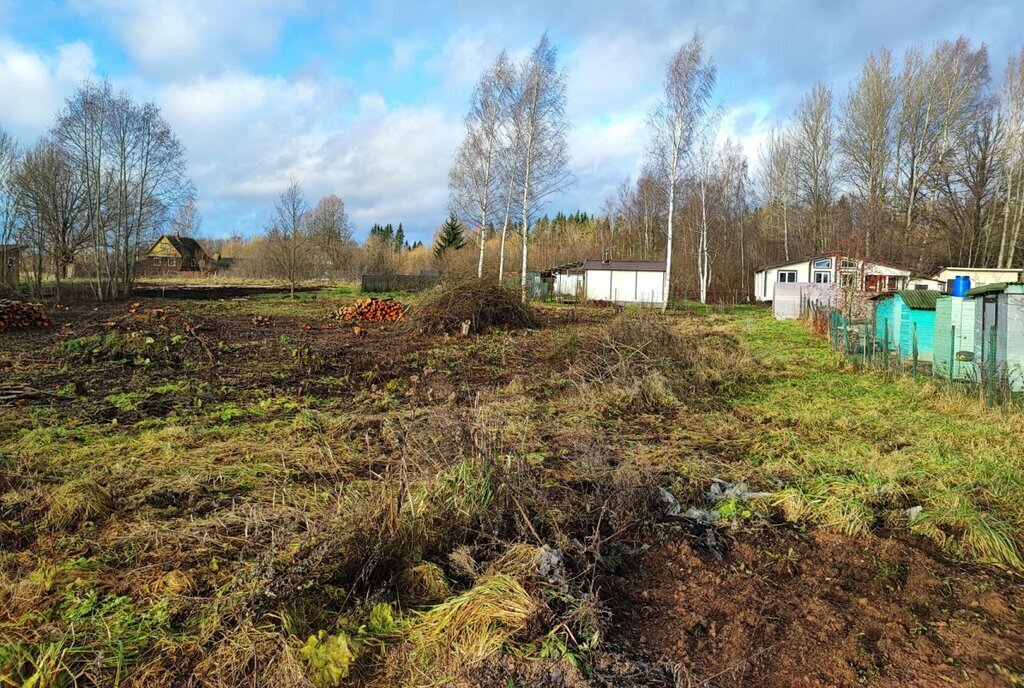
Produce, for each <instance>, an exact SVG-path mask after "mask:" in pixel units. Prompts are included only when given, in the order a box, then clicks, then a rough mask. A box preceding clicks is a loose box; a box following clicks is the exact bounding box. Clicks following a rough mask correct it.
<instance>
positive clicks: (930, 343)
mask: <svg viewBox="0 0 1024 688" xmlns="http://www.w3.org/2000/svg"><path fill="white" fill-rule="evenodd" d="M801 318H802V319H803V320H805V321H806V322H808V323H809V324H810V326H811V328H812V330H813V331H814V333H815V334H816V335H818V336H821V337H824V338H827V339H828V341H829V344H830V346H831V348H832V350H833V351H834V352H835V353H836V354H837V355H838V356H840V357H841V358H842V359H843V360H844V361H845V362H846V363H847V364H849V365H850V366H851V367H853V369H854V370H855V371H861V370H873V371H878V372H881V373H883V374H885V375H886V376H908V377H911V378H914V379H922V380H924V379H927V380H932V381H933V382H935V383H936V384H939V385H942V386H943V387H945V388H946V389H947V390H948V391H950V392H953V393H958V394H964V395H968V396H973V397H976V398H978V399H980V400H982V401H984V402H985V403H986V404H987V405H988V406H989V407H994V406H1007V407H1013V408H1018V409H1019V408H1024V394H1022V393H1021V392H1019V391H1017V392H1015V391H1014V390H1015V389H1020V388H1021V387H1022V384H1021V383H1022V382H1024V381H1022V380H1020V379H1018V377H1019V376H1020V375H1021V372H1020V371H1016V370H1014V369H1012V367H1011V366H1008V365H1007V364H1006V363H1005V362H1004V360H1003V358H1002V357H1001V356H1000V346H1005V344H1004V343H1001V342H1000V339H999V337H998V333H997V330H996V328H995V327H994V326H993V327H989V328H987V330H986V331H984V332H972V335H973V336H972V337H971V341H972V344H973V346H972V347H971V348H970V349H966V350H965V349H961V348H959V347H958V346H957V345H958V343H962V342H963V339H962V338H958V336H957V335H958V333H957V328H958V326H957V325H956V324H953V325H951V326H950V328H949V332H948V334H946V333H942V336H940V333H939V332H936V333H934V337H932V338H928V339H924V338H922V337H921V336H920V334H921V333H920V332H919V325H918V323H917V322H909V323H907V322H898V321H897V322H894V321H893V320H890V319H889V318H887V317H882V318H879V317H878V316H877V311H876V312H874V313H872V316H871V317H870V318H867V317H861V318H852V317H849V315H848V314H844V313H843V312H842V311H840V310H837V309H834V308H830V307H827V306H821V305H819V304H815V303H812V302H808V303H804V304H802V306H801ZM972 329H973V328H972ZM979 329H980V328H979ZM936 344H941V346H942V347H943V348H944V350H943V351H942V352H941V353H940V352H937V351H935V345H936Z"/></svg>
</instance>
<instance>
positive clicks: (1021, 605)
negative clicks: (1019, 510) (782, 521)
mask: <svg viewBox="0 0 1024 688" xmlns="http://www.w3.org/2000/svg"><path fill="white" fill-rule="evenodd" d="M679 542H681V544H679ZM679 542H668V543H662V544H659V545H656V546H654V547H652V549H650V550H649V551H648V552H647V553H646V554H645V555H643V556H642V558H641V560H640V562H639V567H638V570H637V571H636V572H635V573H634V574H633V575H630V576H627V577H625V578H620V579H616V582H615V583H613V584H612V587H613V589H614V590H615V593H616V594H615V595H614V596H613V599H615V600H616V602H615V606H614V616H615V619H616V621H617V623H616V624H615V629H614V631H612V633H611V634H610V636H609V641H610V643H611V644H613V645H617V646H620V647H621V648H622V649H623V650H624V653H625V654H626V655H627V656H632V657H636V658H637V659H638V660H647V661H651V662H657V663H661V664H663V665H668V666H669V667H675V671H676V675H677V677H679V679H677V680H679V681H680V683H679V685H689V686H763V687H765V688H770V687H774V686H779V687H782V686H856V685H870V686H922V687H924V686H939V685H971V686H1008V685H1019V681H1020V680H1021V678H1022V676H1024V655H1022V648H1024V586H1022V585H1021V583H1020V581H1019V580H1015V579H1013V578H1011V577H1009V576H1002V575H1000V574H999V573H998V572H993V571H992V570H991V569H982V568H980V567H970V566H966V565H963V564H958V565H953V564H951V563H949V562H948V561H947V560H945V559H943V558H942V557H941V556H939V555H937V554H936V553H935V552H934V551H932V550H931V546H930V545H928V544H927V543H926V542H925V541H924V540H922V539H920V538H917V537H914V536H909V535H899V534H891V536H889V537H876V536H869V537H861V538H849V537H845V536H841V535H833V534H829V533H825V532H820V531H815V532H811V533H806V534H801V533H799V532H798V531H797V530H795V529H793V528H791V527H788V526H780V527H766V528H765V529H763V530H760V531H758V532H756V533H743V534H740V535H739V536H738V537H737V538H736V539H735V541H734V542H733V543H732V546H731V547H730V550H729V552H728V553H727V554H726V556H725V558H724V559H723V561H720V562H719V561H715V560H714V559H713V558H712V557H710V556H708V555H705V554H702V553H700V552H698V551H696V550H695V549H694V548H693V547H692V546H691V545H690V544H688V543H687V542H686V541H685V540H683V541H679ZM616 586H617V587H616Z"/></svg>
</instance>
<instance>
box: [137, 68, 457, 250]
mask: <svg viewBox="0 0 1024 688" xmlns="http://www.w3.org/2000/svg"><path fill="white" fill-rule="evenodd" d="M157 102H158V103H159V104H160V105H161V108H162V110H163V112H164V114H165V116H166V117H167V119H168V121H169V122H170V123H171V125H172V127H173V128H174V129H175V131H177V132H178V134H179V135H180V136H181V138H182V140H183V142H184V143H185V145H186V146H187V147H188V150H189V156H190V160H191V162H192V170H193V176H194V180H195V182H196V185H197V187H198V190H199V193H200V198H201V199H217V202H218V203H221V204H230V205H239V204H241V205H246V206H248V207H249V208H251V209H253V211H254V213H253V214H252V215H250V216H247V217H246V218H240V219H241V220H242V221H245V222H249V223H250V226H242V227H213V226H208V227H207V228H206V230H207V231H209V232H210V233H226V232H228V231H230V230H232V229H239V230H241V231H246V232H253V231H258V230H259V229H260V228H261V223H262V221H263V220H264V218H265V216H266V215H268V214H269V211H270V207H271V205H272V203H273V200H274V198H275V197H276V195H277V194H278V193H279V192H280V191H281V190H282V189H283V188H284V187H285V186H286V185H287V184H288V182H289V180H290V179H296V180H297V181H299V183H300V184H302V185H303V186H304V187H305V189H306V192H307V195H308V196H309V198H310V200H311V201H312V202H315V199H316V198H317V197H319V196H320V195H322V194H326V193H331V192H333V193H337V194H338V195H340V196H341V197H342V198H343V199H344V200H345V202H346V204H347V205H348V206H349V208H350V212H351V213H352V216H353V218H354V219H355V220H356V221H357V222H358V223H359V226H360V227H363V228H364V229H365V226H368V225H369V224H372V223H373V222H376V221H378V220H379V221H391V222H400V221H401V222H404V223H405V224H406V226H407V227H409V226H410V225H411V226H412V228H416V226H417V225H418V226H419V227H420V228H421V229H423V230H424V232H425V231H427V229H432V228H433V224H432V223H433V222H434V221H435V220H436V218H434V217H433V215H435V214H437V213H439V212H440V210H441V209H443V208H444V205H445V201H446V199H447V186H446V184H447V172H448V164H449V161H450V159H451V155H452V152H453V151H454V148H455V145H456V143H457V141H458V138H459V136H460V135H461V124H460V122H459V120H458V118H457V117H454V116H451V115H449V114H448V113H446V112H445V111H443V110H442V109H440V108H437V107H434V106H422V107H401V108H396V109H391V108H389V107H388V104H387V102H386V101H385V99H384V98H383V97H382V96H381V95H380V94H377V93H364V94H362V95H360V96H359V97H358V98H357V99H354V98H353V97H352V96H351V95H350V94H349V93H348V92H347V90H346V89H344V88H343V87H341V86H340V85H339V84H337V83H335V82H332V81H330V80H316V81H314V80H311V79H299V80H289V79H285V78H280V77H274V78H271V77H261V76H256V75H253V74H242V73H230V74H225V75H222V76H221V77H217V78H205V77H200V78H197V79H195V80H192V81H189V82H184V83H176V84H173V85H169V86H167V87H165V88H163V89H161V90H160V91H159V93H158V95H157ZM203 211H204V214H207V216H208V217H210V216H218V213H217V210H216V208H215V207H212V206H211V205H207V204H206V203H204V204H203ZM211 211H213V212H212V213H211Z"/></svg>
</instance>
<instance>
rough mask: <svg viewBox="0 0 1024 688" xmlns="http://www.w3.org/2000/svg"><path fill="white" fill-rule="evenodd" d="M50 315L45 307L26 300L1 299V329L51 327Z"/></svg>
mask: <svg viewBox="0 0 1024 688" xmlns="http://www.w3.org/2000/svg"><path fill="white" fill-rule="evenodd" d="M49 326H50V316H48V315H47V314H46V311H44V310H43V307H42V306H40V305H38V304H34V303H26V302H24V301H14V300H11V299H0V331H3V330H8V329H14V328H17V327H49Z"/></svg>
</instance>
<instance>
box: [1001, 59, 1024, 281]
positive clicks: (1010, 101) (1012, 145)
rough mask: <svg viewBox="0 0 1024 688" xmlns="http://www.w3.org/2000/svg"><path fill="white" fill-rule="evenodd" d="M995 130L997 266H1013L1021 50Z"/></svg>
mask: <svg viewBox="0 0 1024 688" xmlns="http://www.w3.org/2000/svg"><path fill="white" fill-rule="evenodd" d="M998 128H999V129H1000V131H1001V133H1002V146H1001V149H1000V156H999V162H1000V169H1001V172H1002V184H1001V192H1002V211H1003V217H1002V223H1001V231H1000V238H999V262H998V265H999V267H1002V268H1009V267H1012V266H1013V261H1014V259H1015V257H1016V250H1017V247H1018V246H1019V242H1020V230H1021V225H1022V224H1024V47H1022V48H1021V50H1020V52H1019V53H1018V54H1016V55H1013V56H1011V57H1010V59H1009V61H1008V62H1007V64H1006V71H1005V72H1004V73H1003V84H1002V90H1001V92H1000V94H999V120H998Z"/></svg>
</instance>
